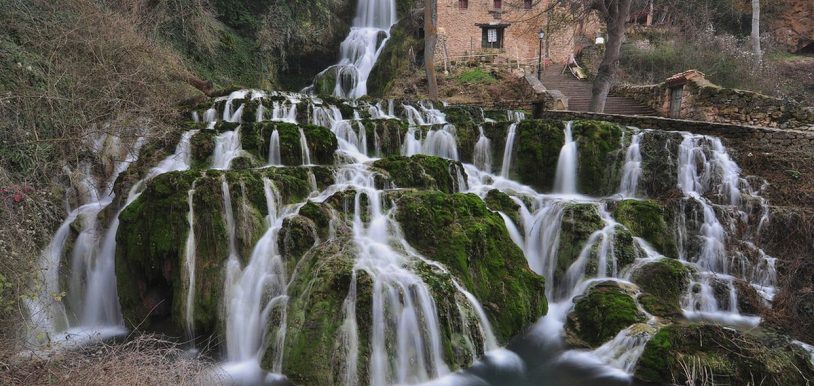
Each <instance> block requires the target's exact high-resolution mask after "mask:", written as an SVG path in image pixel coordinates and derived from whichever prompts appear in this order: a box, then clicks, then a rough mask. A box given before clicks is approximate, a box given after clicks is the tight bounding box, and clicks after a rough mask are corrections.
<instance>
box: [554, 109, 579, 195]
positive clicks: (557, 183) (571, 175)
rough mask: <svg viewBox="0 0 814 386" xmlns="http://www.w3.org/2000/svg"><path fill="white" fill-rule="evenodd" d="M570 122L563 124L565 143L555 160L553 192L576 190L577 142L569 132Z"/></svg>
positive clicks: (572, 191)
mask: <svg viewBox="0 0 814 386" xmlns="http://www.w3.org/2000/svg"><path fill="white" fill-rule="evenodd" d="M571 126H572V122H568V124H566V126H565V143H564V144H563V145H562V149H561V150H560V158H559V160H558V161H557V175H556V177H555V179H554V192H555V193H560V194H575V193H576V192H577V143H576V142H574V136H573V134H571Z"/></svg>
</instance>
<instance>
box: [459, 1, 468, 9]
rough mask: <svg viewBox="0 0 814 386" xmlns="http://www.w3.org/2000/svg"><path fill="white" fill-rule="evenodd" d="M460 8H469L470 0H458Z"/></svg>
mask: <svg viewBox="0 0 814 386" xmlns="http://www.w3.org/2000/svg"><path fill="white" fill-rule="evenodd" d="M458 8H459V9H467V8H469V0H458Z"/></svg>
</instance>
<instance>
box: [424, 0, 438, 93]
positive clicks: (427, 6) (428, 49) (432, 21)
mask: <svg viewBox="0 0 814 386" xmlns="http://www.w3.org/2000/svg"><path fill="white" fill-rule="evenodd" d="M437 3H438V1H437V0H424V71H425V72H426V74H427V95H428V97H429V98H430V100H433V101H436V100H438V82H437V81H436V79H435V44H436V41H437V40H438V31H437V28H436V26H437V23H438V10H437Z"/></svg>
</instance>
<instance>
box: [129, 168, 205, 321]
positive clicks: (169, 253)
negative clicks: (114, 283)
mask: <svg viewBox="0 0 814 386" xmlns="http://www.w3.org/2000/svg"><path fill="white" fill-rule="evenodd" d="M161 177H163V178H160V179H158V178H157V179H155V180H154V181H153V183H151V184H149V185H148V186H147V188H146V189H145V190H144V192H143V193H142V194H141V196H139V198H138V199H136V200H135V201H134V202H132V203H131V204H130V205H129V206H128V207H127V208H125V209H124V210H123V211H122V212H121V214H120V215H119V221H120V225H119V231H118V232H117V234H116V243H117V253H116V276H117V277H119V278H125V277H126V278H127V279H126V280H120V281H119V282H118V293H119V301H120V303H121V306H122V313H123V314H124V316H125V320H126V321H128V322H129V323H133V324H138V323H140V322H142V321H144V322H145V324H146V325H149V323H150V321H151V320H146V319H145V318H146V317H147V316H148V315H150V309H149V308H146V307H145V304H144V302H142V300H143V299H144V298H145V297H147V296H152V297H154V298H155V301H156V302H165V303H166V304H165V306H166V305H169V304H170V303H171V302H172V298H171V295H170V294H168V293H165V292H153V293H152V294H151V291H153V290H156V291H158V289H159V288H165V287H168V286H169V285H170V283H172V282H176V281H178V277H179V276H178V275H179V274H178V272H179V269H178V267H179V266H180V265H179V264H178V261H179V260H180V259H181V257H182V254H183V252H184V251H183V245H184V241H185V240H186V235H187V232H188V230H189V225H188V223H187V221H186V214H187V212H188V208H189V205H188V204H187V194H186V192H187V191H188V190H189V188H190V187H191V186H192V182H193V181H194V179H195V178H196V173H194V172H176V173H168V174H166V175H163V176H161ZM150 308H152V306H150ZM162 314H163V313H159V314H157V315H153V318H159V317H164V316H166V315H162Z"/></svg>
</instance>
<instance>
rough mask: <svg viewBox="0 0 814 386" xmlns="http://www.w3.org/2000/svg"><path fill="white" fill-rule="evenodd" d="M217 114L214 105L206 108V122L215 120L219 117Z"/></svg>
mask: <svg viewBox="0 0 814 386" xmlns="http://www.w3.org/2000/svg"><path fill="white" fill-rule="evenodd" d="M217 114H218V112H217V110H215V108H214V107H213V108H210V109H208V110H206V112H205V113H204V122H215V120H216V119H217Z"/></svg>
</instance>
